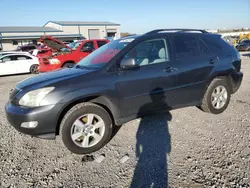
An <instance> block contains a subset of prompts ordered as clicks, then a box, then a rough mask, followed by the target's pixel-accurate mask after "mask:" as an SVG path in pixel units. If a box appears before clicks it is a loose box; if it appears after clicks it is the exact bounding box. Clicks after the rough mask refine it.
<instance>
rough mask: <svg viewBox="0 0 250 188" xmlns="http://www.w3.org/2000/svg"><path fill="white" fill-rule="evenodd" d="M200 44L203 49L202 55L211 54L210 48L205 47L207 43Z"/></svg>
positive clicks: (200, 42)
mask: <svg viewBox="0 0 250 188" xmlns="http://www.w3.org/2000/svg"><path fill="white" fill-rule="evenodd" d="M199 44H200V49H201V53H202V54H210V53H211V52H210V50H209V48H208V47H207V46H206V45H205V43H204V42H203V41H202V40H200V41H199Z"/></svg>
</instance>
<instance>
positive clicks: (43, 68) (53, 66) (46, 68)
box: [39, 63, 61, 73]
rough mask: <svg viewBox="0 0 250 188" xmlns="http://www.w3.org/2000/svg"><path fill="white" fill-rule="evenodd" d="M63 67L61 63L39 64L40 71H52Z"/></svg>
mask: <svg viewBox="0 0 250 188" xmlns="http://www.w3.org/2000/svg"><path fill="white" fill-rule="evenodd" d="M60 68H61V64H44V63H40V64H39V72H41V73H42V72H50V71H53V70H57V69H60Z"/></svg>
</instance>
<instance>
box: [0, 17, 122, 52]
mask: <svg viewBox="0 0 250 188" xmlns="http://www.w3.org/2000/svg"><path fill="white" fill-rule="evenodd" d="M43 35H50V36H52V37H55V38H57V39H59V40H62V41H69V42H71V41H74V40H79V39H104V38H110V37H117V38H119V37H120V24H116V23H111V22H75V21H74V22H73V21H49V22H47V23H46V24H45V25H44V26H43V27H24V26H23V27H0V48H1V49H2V50H4V51H6V50H15V49H16V48H17V46H20V45H25V44H30V43H37V41H38V40H39V38H40V37H41V36H43Z"/></svg>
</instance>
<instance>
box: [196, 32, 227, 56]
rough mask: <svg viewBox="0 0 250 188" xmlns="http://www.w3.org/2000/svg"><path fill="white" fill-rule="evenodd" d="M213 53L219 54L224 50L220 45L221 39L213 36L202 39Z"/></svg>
mask: <svg viewBox="0 0 250 188" xmlns="http://www.w3.org/2000/svg"><path fill="white" fill-rule="evenodd" d="M201 38H202V40H203V41H204V43H205V44H206V46H207V47H208V48H209V51H210V52H211V53H215V52H219V51H221V50H222V49H223V46H222V45H221V44H220V43H219V40H220V39H219V38H217V37H212V36H202V37H201Z"/></svg>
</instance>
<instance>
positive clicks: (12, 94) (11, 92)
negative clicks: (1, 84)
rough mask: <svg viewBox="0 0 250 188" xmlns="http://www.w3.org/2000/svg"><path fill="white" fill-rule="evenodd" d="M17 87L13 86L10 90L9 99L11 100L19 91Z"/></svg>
mask: <svg viewBox="0 0 250 188" xmlns="http://www.w3.org/2000/svg"><path fill="white" fill-rule="evenodd" d="M19 91H20V90H19V89H17V88H15V89H12V90H11V91H10V100H12V99H13V98H14V97H15V96H16V95H17V94H18V93H19Z"/></svg>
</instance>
